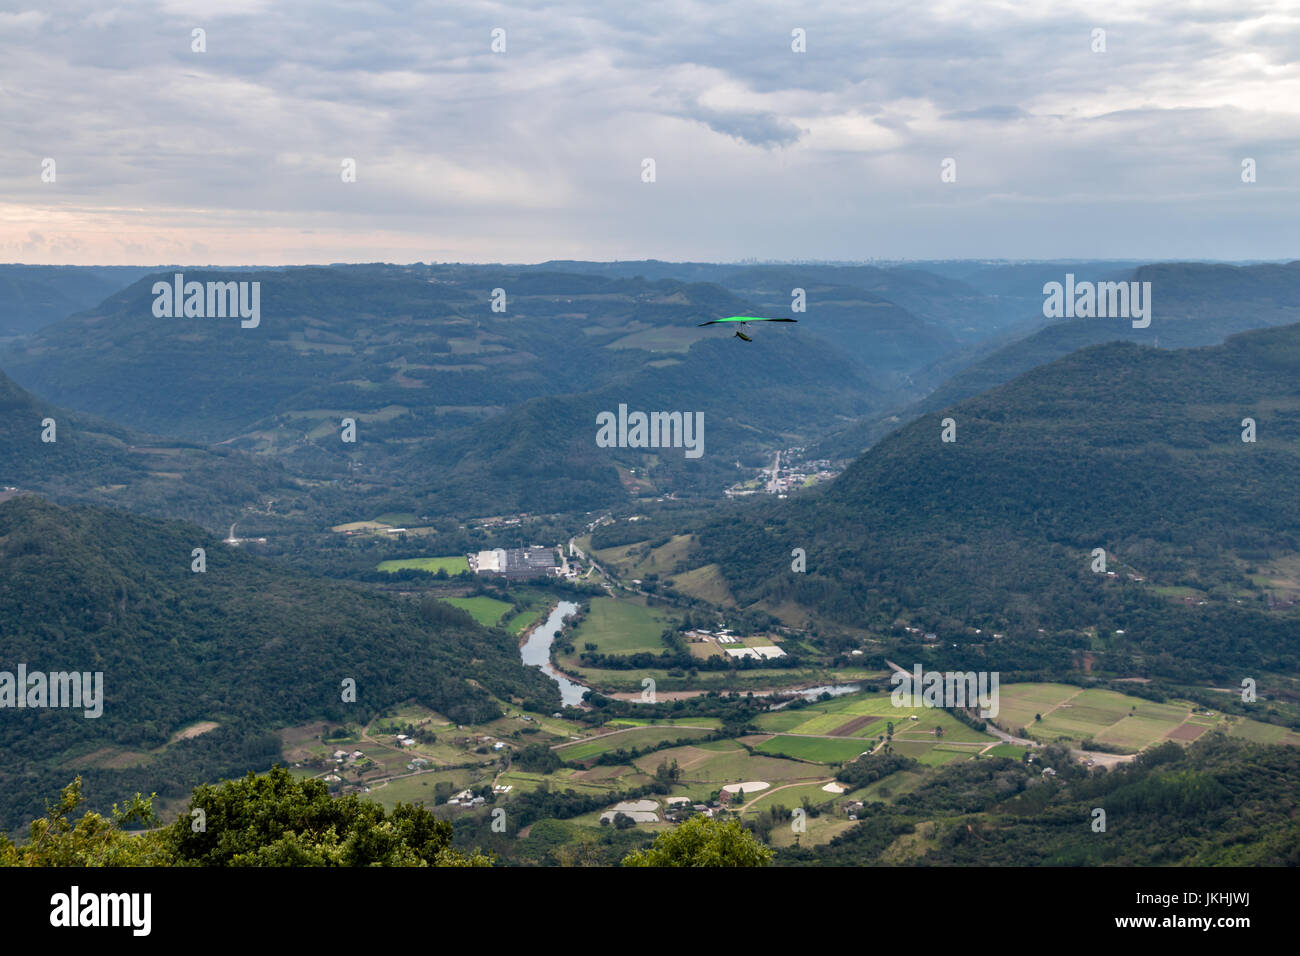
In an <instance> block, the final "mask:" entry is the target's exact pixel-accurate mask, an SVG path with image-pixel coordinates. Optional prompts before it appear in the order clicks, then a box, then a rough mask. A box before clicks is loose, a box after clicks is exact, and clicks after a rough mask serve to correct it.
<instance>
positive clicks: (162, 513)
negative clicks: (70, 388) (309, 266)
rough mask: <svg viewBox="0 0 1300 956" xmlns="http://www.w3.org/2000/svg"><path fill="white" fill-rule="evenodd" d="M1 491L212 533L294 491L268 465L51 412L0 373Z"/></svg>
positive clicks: (276, 469) (280, 472)
mask: <svg viewBox="0 0 1300 956" xmlns="http://www.w3.org/2000/svg"><path fill="white" fill-rule="evenodd" d="M49 422H52V425H51V424H48V423H49ZM47 438H48V439H52V440H48V441H47V440H45V439H47ZM7 485H9V486H17V487H19V488H23V489H29V490H34V491H40V492H42V493H44V494H47V495H50V496H52V497H54V498H55V499H56V500H58V501H62V502H80V503H90V504H103V505H113V506H120V507H123V508H130V509H131V510H133V511H141V512H144V513H146V514H152V515H155V516H159V517H169V518H180V519H184V520H187V521H194V522H197V523H200V524H202V525H204V526H205V527H209V528H214V529H216V528H223V529H224V528H225V527H226V526H227V525H228V524H229V523H230V522H231V521H234V520H235V519H236V518H238V517H239V516H240V514H241V513H242V510H243V508H244V507H245V506H247V505H249V504H252V503H255V502H257V501H259V500H260V497H261V496H262V495H277V496H281V497H287V496H289V495H292V494H295V493H296V492H297V490H298V489H297V486H296V485H295V483H294V482H293V481H292V479H291V478H290V477H289V476H288V475H286V473H285V470H284V468H283V467H281V466H279V465H278V464H276V463H274V462H269V461H265V460H257V459H255V458H253V457H252V456H250V455H245V454H242V453H240V452H235V451H231V450H229V449H220V448H206V447H203V446H202V445H196V444H193V443H190V442H178V441H168V440H165V439H157V438H154V437H152V436H149V435H144V434H141V433H139V432H136V431H134V430H132V429H129V428H124V427H122V426H121V425H118V424H115V423H113V422H108V421H104V420H102V419H100V418H96V417H95V416H92V415H87V414H83V413H81V412H70V411H66V410H64V409H60V408H56V407H54V406H53V405H50V404H49V403H47V402H43V401H41V400H40V399H38V398H37V397H36V396H34V395H32V394H31V393H29V392H27V391H25V390H24V389H22V388H20V387H19V386H18V384H17V383H15V382H14V381H13V380H12V379H10V378H9V377H8V376H7V375H5V374H4V372H2V371H0V486H7Z"/></svg>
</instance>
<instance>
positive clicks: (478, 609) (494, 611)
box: [443, 595, 511, 627]
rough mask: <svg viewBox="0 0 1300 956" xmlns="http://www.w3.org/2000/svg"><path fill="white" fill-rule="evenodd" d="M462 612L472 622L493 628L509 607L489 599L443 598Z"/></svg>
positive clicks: (502, 602)
mask: <svg viewBox="0 0 1300 956" xmlns="http://www.w3.org/2000/svg"><path fill="white" fill-rule="evenodd" d="M443 600H445V601H446V602H447V603H448V604H452V605H454V606H456V607H458V608H460V609H461V610H462V611H468V612H469V614H470V616H471V617H472V618H474V620H476V621H478V622H479V623H480V624H482V625H484V626H486V627H495V626H496V624H497V622H498V621H500V620H501V616H502V615H503V614H505V613H506V611H509V610H510V608H511V605H509V604H507V603H506V602H505V601H498V600H497V599H496V598H490V597H482V596H481V595H480V596H479V597H468V598H443Z"/></svg>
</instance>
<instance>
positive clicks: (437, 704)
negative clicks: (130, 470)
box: [0, 495, 559, 826]
mask: <svg viewBox="0 0 1300 956" xmlns="http://www.w3.org/2000/svg"><path fill="white" fill-rule="evenodd" d="M194 548H204V549H205V550H206V561H207V570H206V571H205V572H203V573H195V572H194V571H193V570H191V561H192V558H191V554H192V549H194ZM0 633H3V634H4V660H3V662H0V669H3V670H7V671H10V672H14V670H15V668H16V667H17V665H18V664H25V665H26V666H27V669H28V670H29V671H31V672H34V671H42V672H56V671H66V670H76V671H90V672H95V671H101V672H102V673H103V686H104V704H103V716H101V717H99V718H97V719H96V718H92V719H87V718H85V717H83V716H82V714H81V712H79V711H78V712H75V713H72V712H69V711H67V710H55V709H43V710H31V709H24V710H17V709H14V710H6V711H5V713H4V720H3V721H0V751H2V752H3V753H4V754H5V756H6V759H5V762H4V765H3V766H0V794H3V798H2V801H3V802H0V826H14V825H16V824H17V823H19V822H20V821H22V820H23V819H26V818H30V816H31V814H32V813H33V811H37V810H39V809H40V807H39V804H38V802H37V796H36V795H38V794H41V793H45V792H52V791H51V788H54V789H57V788H58V787H60V786H62V784H66V783H67V781H68V779H70V776H71V775H72V774H73V773H74V772H82V773H84V775H85V776H86V781H87V795H88V796H89V797H90V798H91V800H92V801H97V800H103V799H107V798H109V797H119V796H120V795H121V794H122V793H125V792H133V791H134V790H136V789H140V790H143V791H145V792H148V791H149V790H151V789H157V790H158V791H159V793H160V794H162V795H164V796H167V795H169V794H172V795H174V794H178V793H181V792H183V791H184V789H185V788H186V787H188V786H190V785H192V784H195V783H198V782H201V781H203V780H206V779H212V778H214V777H217V776H221V775H226V774H231V773H235V774H238V773H243V772H244V771H245V770H249V769H259V770H260V769H264V768H265V767H267V766H269V765H270V763H271V762H272V760H273V759H275V757H276V756H277V755H278V745H277V742H276V740H275V738H274V737H271V736H270V735H269V732H270V731H272V730H274V729H276V728H280V727H285V726H292V725H297V724H302V723H304V722H307V721H312V720H321V719H330V720H335V721H362V720H364V719H366V718H368V717H370V716H373V715H375V714H376V713H378V712H379V711H380V710H382V709H384V708H386V707H391V706H392V705H394V704H396V703H398V702H401V701H403V700H407V699H413V700H415V701H417V702H419V703H422V704H424V705H425V706H427V707H430V708H433V709H435V710H437V711H438V712H439V713H443V714H446V715H448V716H449V717H450V718H452V719H454V720H459V721H463V722H465V723H470V722H472V721H475V720H488V719H491V718H492V717H493V716H495V715H496V713H497V706H496V704H495V703H494V702H493V701H492V699H491V697H490V695H489V693H488V690H485V689H483V688H487V689H490V691H491V692H492V693H493V694H496V695H498V696H500V697H508V696H515V697H518V698H521V699H525V700H530V701H534V702H536V705H537V706H538V707H540V708H543V709H545V710H546V711H548V712H549V711H550V710H552V709H554V706H555V705H556V704H557V703H558V700H559V697H558V694H557V692H556V690H555V685H554V683H553V682H551V681H549V680H547V679H546V678H545V677H543V676H542V675H541V673H540V672H539V671H537V670H535V669H530V668H525V667H523V665H522V664H521V663H520V662H519V656H518V649H517V648H516V646H515V643H514V641H513V640H512V639H511V638H510V637H509V636H507V635H506V634H505V633H504V632H500V631H489V630H485V629H483V628H481V627H479V626H478V625H476V624H475V623H474V621H473V620H472V619H471V618H470V617H469V616H468V615H466V614H464V613H463V612H461V611H459V610H457V609H455V608H452V607H449V606H448V605H446V604H444V603H442V602H440V601H437V600H435V599H433V598H427V599H425V600H423V601H420V602H416V601H414V600H394V599H390V598H387V597H384V596H382V595H379V594H376V593H373V592H369V591H365V590H361V589H359V588H354V587H350V586H346V585H340V584H338V583H337V582H329V581H324V580H319V579H315V578H309V577H305V576H303V575H299V574H295V573H289V572H286V571H283V570H281V569H280V568H278V567H276V566H275V565H272V564H270V563H269V562H266V561H264V560H260V559H257V558H254V557H251V556H249V555H247V554H245V553H244V552H242V551H240V550H239V549H235V548H230V547H228V546H226V545H224V544H222V543H221V542H220V541H219V540H217V539H216V538H214V537H213V536H212V535H210V534H208V533H206V532H205V531H203V530H202V529H200V528H198V527H196V526H194V525H189V524H184V523H180V522H159V521H155V520H152V519H147V518H141V517H137V516H133V515H128V514H125V513H121V512H112V511H104V510H99V509H94V508H86V507H76V508H67V509H65V508H59V507H56V506H54V505H51V504H49V503H47V502H45V501H42V500H41V499H39V498H37V497H35V496H30V495H27V496H20V497H17V498H13V499H11V500H9V501H6V502H3V503H0ZM345 679H352V680H355V682H356V702H355V703H344V702H342V700H341V688H342V681H344V680H345ZM471 681H473V682H474V683H471ZM476 684H477V685H480V686H476ZM200 720H204V721H216V722H218V723H219V724H220V725H221V727H220V729H218V730H214V731H212V732H211V733H207V734H204V735H202V736H199V737H196V738H194V739H193V740H190V741H185V742H182V743H179V744H174V745H173V746H171V747H168V748H167V749H166V750H165V751H163V752H161V753H156V752H155V751H157V750H158V748H162V747H163V746H164V745H165V744H167V743H168V741H169V739H170V738H171V736H172V734H173V733H175V732H176V731H177V730H180V729H181V728H183V727H186V726H188V725H190V724H192V723H194V722H195V721H200ZM133 755H134V756H133ZM141 761H144V762H147V764H148V766H147V768H133V767H132V764H133V763H139V762H141ZM110 768H117V769H110ZM19 781H22V785H21V786H18V782H19ZM59 781H62V783H60V782H59Z"/></svg>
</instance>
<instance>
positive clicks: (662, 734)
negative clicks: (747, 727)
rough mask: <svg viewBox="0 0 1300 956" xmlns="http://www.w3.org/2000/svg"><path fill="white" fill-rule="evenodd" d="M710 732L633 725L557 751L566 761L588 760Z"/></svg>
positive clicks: (564, 746)
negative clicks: (607, 753) (613, 752)
mask: <svg viewBox="0 0 1300 956" xmlns="http://www.w3.org/2000/svg"><path fill="white" fill-rule="evenodd" d="M710 732H711V731H710V729H709V728H707V727H686V726H680V727H632V728H629V729H627V730H620V731H615V732H614V733H611V734H606V735H605V736H602V737H597V738H595V739H593V740H583V741H575V742H574V743H569V744H560V745H559V746H558V747H556V748H555V752H556V753H557V754H559V755H560V758H561V759H563V760H566V761H574V760H586V759H588V758H590V757H595V756H597V755H598V754H603V753H606V752H609V751H615V750H620V749H627V750H631V749H633V748H642V747H650V746H654V745H655V744H661V743H664V742H665V741H669V740H680V739H682V738H683V737H707V736H708V735H709V733H710Z"/></svg>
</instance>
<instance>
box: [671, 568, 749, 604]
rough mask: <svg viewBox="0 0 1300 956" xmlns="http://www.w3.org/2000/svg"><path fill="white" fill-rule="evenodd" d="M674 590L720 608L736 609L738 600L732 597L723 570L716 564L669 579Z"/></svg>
mask: <svg viewBox="0 0 1300 956" xmlns="http://www.w3.org/2000/svg"><path fill="white" fill-rule="evenodd" d="M668 580H669V581H670V582H672V585H673V587H674V588H676V589H677V590H678V591H680V592H681V593H682V594H685V595H687V596H689V597H693V598H698V599H699V600H701V601H707V602H708V603H709V604H716V605H718V606H719V607H735V606H736V599H735V598H734V597H733V596H732V594H731V590H730V588H728V587H727V582H726V580H725V579H724V578H723V576H722V569H721V568H719V567H718V566H717V565H716V564H706V565H704V566H703V567H701V568H696V569H695V570H694V571H687V572H686V573H684V574H679V575H677V576H676V577H673V578H669V579H668Z"/></svg>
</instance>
